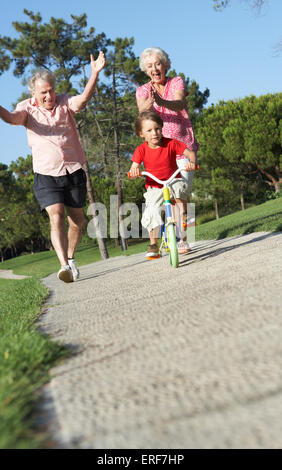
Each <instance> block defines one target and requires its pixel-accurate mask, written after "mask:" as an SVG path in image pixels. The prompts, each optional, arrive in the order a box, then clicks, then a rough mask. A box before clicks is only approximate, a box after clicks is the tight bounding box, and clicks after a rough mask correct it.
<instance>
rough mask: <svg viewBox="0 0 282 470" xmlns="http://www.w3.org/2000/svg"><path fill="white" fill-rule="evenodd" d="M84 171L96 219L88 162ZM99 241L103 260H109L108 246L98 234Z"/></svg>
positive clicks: (89, 198) (84, 166)
mask: <svg viewBox="0 0 282 470" xmlns="http://www.w3.org/2000/svg"><path fill="white" fill-rule="evenodd" d="M83 169H84V171H85V174H86V187H87V195H88V200H89V203H90V204H91V205H92V207H93V208H94V211H93V219H95V217H96V215H95V214H96V211H95V200H94V194H93V189H92V185H91V181H90V173H89V166H88V162H86V163H85V164H84V165H83ZM97 241H98V246H99V250H100V254H101V256H102V258H103V259H107V258H109V254H108V250H107V246H106V243H105V240H104V238H101V237H98V234H97Z"/></svg>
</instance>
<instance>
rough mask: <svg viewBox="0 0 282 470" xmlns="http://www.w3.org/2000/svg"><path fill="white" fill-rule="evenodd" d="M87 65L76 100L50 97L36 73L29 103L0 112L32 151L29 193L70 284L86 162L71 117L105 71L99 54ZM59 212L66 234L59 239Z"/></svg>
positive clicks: (47, 78) (44, 77)
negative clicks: (85, 80)
mask: <svg viewBox="0 0 282 470" xmlns="http://www.w3.org/2000/svg"><path fill="white" fill-rule="evenodd" d="M90 59H91V75H90V78H89V81H88V83H87V85H86V87H85V89H84V91H83V92H82V93H81V94H80V95H77V96H70V95H67V94H61V95H56V92H55V78H54V76H53V74H52V73H51V72H50V71H48V70H46V69H38V70H37V72H36V73H35V74H34V75H33V76H32V77H31V79H30V80H29V91H30V92H31V95H32V98H30V99H27V100H24V101H21V102H20V103H18V105H17V107H16V110H15V111H14V112H9V111H7V110H6V109H5V108H3V107H2V106H0V117H1V118H2V119H3V120H4V121H5V122H7V123H9V124H14V125H22V126H25V127H26V129H27V137H28V143H29V146H30V147H31V149H32V157H33V171H34V193H35V196H36V198H37V200H38V202H39V204H40V207H41V209H42V210H44V209H46V211H47V213H48V216H49V219H50V225H51V241H52V244H53V246H54V249H55V251H56V253H57V256H58V258H59V261H60V263H61V269H60V270H59V272H58V278H59V279H60V280H62V281H64V282H72V281H75V280H76V279H77V278H78V277H79V270H78V267H77V264H76V262H75V260H74V254H75V250H76V248H77V246H78V243H79V241H80V238H81V234H82V227H83V221H84V218H83V206H84V205H85V202H86V177H85V173H84V171H83V169H82V165H83V163H85V162H86V157H85V154H84V152H83V150H82V147H81V144H80V141H79V136H78V132H77V129H76V124H75V120H74V114H76V113H78V112H79V111H81V110H82V109H83V108H84V107H85V106H86V104H87V102H88V101H89V100H90V99H91V97H92V95H93V92H94V89H95V85H96V82H97V79H98V76H99V73H100V71H101V70H102V69H103V67H104V65H105V57H104V54H103V52H100V53H99V56H98V58H97V60H94V57H93V55H92V54H91V56H90ZM65 208H66V212H67V217H68V224H69V227H68V233H67V234H66V233H65Z"/></svg>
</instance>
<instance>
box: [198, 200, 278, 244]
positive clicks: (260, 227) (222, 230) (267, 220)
mask: <svg viewBox="0 0 282 470" xmlns="http://www.w3.org/2000/svg"><path fill="white" fill-rule="evenodd" d="M281 231H282V198H278V199H273V200H271V201H267V202H265V203H264V204H260V205H259V206H255V207H250V208H249V209H246V210H244V211H239V212H235V213H234V214H230V215H226V216H225V217H222V218H219V219H218V220H212V221H211V222H207V223H205V224H202V225H198V226H197V227H196V240H218V239H220V238H226V237H232V236H234V235H247V234H248V233H253V232H281Z"/></svg>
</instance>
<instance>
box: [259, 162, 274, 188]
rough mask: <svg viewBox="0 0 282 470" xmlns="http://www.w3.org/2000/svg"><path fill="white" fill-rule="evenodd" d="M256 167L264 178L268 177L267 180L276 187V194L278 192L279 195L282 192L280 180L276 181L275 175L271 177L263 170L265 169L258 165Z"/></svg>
mask: <svg viewBox="0 0 282 470" xmlns="http://www.w3.org/2000/svg"><path fill="white" fill-rule="evenodd" d="M256 165H257V167H258V169H259V171H260V172H261V173H262V174H263V175H264V176H266V178H267V179H268V180H270V181H271V184H272V185H273V186H274V188H275V192H276V193H279V192H280V183H279V179H278V180H276V179H275V178H274V176H273V175H271V174H270V173H268V172H267V171H265V170H263V169H262V168H261V167H260V166H259V165H258V163H256Z"/></svg>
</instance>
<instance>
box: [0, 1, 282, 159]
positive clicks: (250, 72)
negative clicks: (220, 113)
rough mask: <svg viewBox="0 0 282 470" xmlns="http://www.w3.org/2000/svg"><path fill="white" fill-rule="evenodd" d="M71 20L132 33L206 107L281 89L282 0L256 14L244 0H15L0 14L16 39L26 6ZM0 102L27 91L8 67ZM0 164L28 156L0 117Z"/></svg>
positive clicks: (8, 103) (21, 139) (16, 130)
mask: <svg viewBox="0 0 282 470" xmlns="http://www.w3.org/2000/svg"><path fill="white" fill-rule="evenodd" d="M24 8H26V9H27V10H32V11H34V12H38V11H39V12H40V13H41V15H42V17H43V21H44V22H48V21H49V19H50V17H51V16H53V17H55V18H59V17H60V18H64V19H65V20H66V21H68V22H70V21H71V17H70V15H71V14H75V15H79V14H82V13H86V14H87V18H88V26H89V27H90V26H94V28H95V30H96V33H100V32H104V33H105V34H106V35H107V36H108V37H109V38H111V39H115V38H116V37H134V39H135V45H134V52H135V54H136V55H137V56H139V55H140V53H141V52H142V50H143V49H145V48H146V47H150V46H159V47H161V48H162V49H164V50H165V51H166V52H167V53H168V54H169V56H170V58H171V63H172V68H174V69H175V70H176V71H177V72H183V73H185V75H186V76H189V77H190V78H191V79H195V80H196V81H197V82H198V84H199V85H200V90H202V91H203V90H204V89H205V88H209V90H210V98H209V102H208V105H210V104H212V103H217V102H218V101H220V100H228V99H236V98H242V97H244V96H248V95H250V94H254V95H256V96H259V95H262V94H266V93H277V92H281V91H282V90H281V88H282V87H281V77H282V54H281V55H280V56H275V46H276V45H277V43H278V42H279V41H280V40H281V35H282V27H281V24H282V1H281V0H267V1H266V7H265V8H264V9H263V12H262V14H260V15H259V16H258V15H256V14H255V12H254V11H252V10H251V9H250V8H249V7H248V6H247V4H246V2H244V0H231V5H230V6H229V7H228V8H226V9H225V10H224V11H223V12H222V13H216V12H215V11H214V10H213V8H212V0H173V1H171V0H163V1H160V0H155V1H154V2H152V1H151V0H140V1H136V0H118V1H117V0H104V1H101V0H80V1H79V2H78V1H77V0H56V1H55V0H48V2H47V1H40V0H37V1H35V0H13V1H12V2H7V3H6V4H5V11H4V12H2V14H1V17H0V34H1V35H2V36H5V35H6V36H11V37H16V32H15V30H14V28H13V26H12V22H13V21H26V19H27V17H26V16H25V15H24V14H23V9H24ZM0 89H1V99H0V105H2V106H4V107H6V108H7V109H9V110H11V109H12V103H13V102H15V101H16V100H17V98H18V97H19V96H20V95H21V93H22V92H23V91H26V89H25V88H24V87H23V86H22V84H21V80H20V79H18V78H15V77H14V76H13V73H12V70H11V71H9V72H6V73H4V74H3V75H1V76H0ZM0 141H1V154H0V162H2V163H6V164H9V163H10V162H11V161H12V160H16V159H17V158H18V157H19V156H24V157H25V156H26V155H27V154H28V153H30V149H29V147H28V145H27V140H26V131H25V129H24V128H22V127H14V126H13V127H12V126H9V125H7V124H5V123H4V122H3V121H0Z"/></svg>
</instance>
